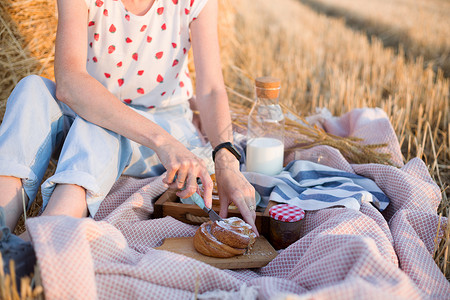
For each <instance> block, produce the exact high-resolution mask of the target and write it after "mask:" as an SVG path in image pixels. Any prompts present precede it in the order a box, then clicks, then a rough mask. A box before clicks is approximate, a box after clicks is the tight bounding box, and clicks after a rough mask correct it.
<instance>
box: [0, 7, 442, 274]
mask: <svg viewBox="0 0 450 300" xmlns="http://www.w3.org/2000/svg"><path fill="white" fill-rule="evenodd" d="M408 1H409V0H408ZM435 1H438V0H435ZM220 3H221V6H222V9H221V15H220V22H219V24H220V37H221V51H222V64H223V68H224V77H225V81H226V84H227V86H228V88H229V91H230V99H231V101H232V103H233V105H237V104H238V105H243V102H242V99H243V98H253V78H254V77H257V76H261V75H268V74H270V75H273V76H277V77H279V78H281V79H282V83H283V86H282V102H283V103H284V105H286V107H289V108H291V109H292V110H293V111H295V112H297V113H298V114H301V115H303V116H305V115H307V114H309V113H311V112H314V110H315V108H316V107H326V108H328V109H329V110H330V111H331V112H332V113H333V114H334V115H341V114H342V113H345V112H347V111H349V110H351V109H353V108H356V107H381V108H382V109H383V110H384V111H386V112H387V114H388V115H389V116H390V118H391V122H392V124H393V126H394V128H395V131H396V133H397V135H398V137H399V141H400V144H401V145H402V152H403V155H404V160H405V161H408V160H409V159H411V158H413V157H416V156H417V157H420V158H422V159H423V160H424V161H425V162H426V164H427V165H428V166H429V170H430V174H431V175H432V176H433V178H434V179H435V180H436V182H437V183H438V184H439V185H440V187H441V188H442V190H443V202H442V204H441V206H440V208H439V213H440V214H441V215H442V216H446V217H448V216H449V215H450V214H449V209H450V202H449V197H448V195H449V194H450V192H449V191H448V189H447V192H445V189H446V188H447V187H448V183H449V182H450V163H449V162H450V153H449V152H450V151H449V150H450V148H449V145H450V129H449V123H450V112H449V109H448V108H449V107H450V102H449V89H450V83H449V79H448V78H445V77H444V76H443V74H442V73H437V74H436V73H435V72H433V70H432V68H431V67H430V68H427V69H424V68H423V65H424V60H423V59H421V58H418V59H417V61H416V62H408V61H407V60H406V59H405V55H403V54H402V53H400V54H396V53H395V51H394V50H392V49H386V48H385V47H384V45H383V43H382V41H381V40H379V39H377V38H373V39H372V40H368V39H367V37H366V35H365V34H364V33H361V32H357V31H356V32H355V31H353V30H351V29H349V28H347V27H346V26H345V23H344V21H339V20H334V19H330V18H327V17H326V16H323V15H319V14H317V13H316V12H314V11H313V10H311V9H309V8H308V7H305V6H304V5H302V4H300V3H299V2H298V1H295V0H278V1H277V4H276V5H274V4H273V3H274V2H272V1H268V0H266V1H258V5H255V2H254V1H250V0H221V1H220ZM17 24H20V25H17ZM55 25H56V18H55V14H54V2H53V1H49V0H15V1H12V0H0V66H1V68H0V78H2V79H1V80H0V87H1V90H0V115H3V113H2V112H3V109H4V104H5V100H6V98H7V96H8V95H9V93H10V91H11V89H12V88H13V86H14V85H15V84H16V83H17V82H18V80H19V79H20V78H22V77H24V76H25V75H28V74H31V73H34V74H44V75H45V76H47V77H50V78H52V77H53V74H52V67H51V66H52V62H53V41H54V32H55V31H54V30H55ZM235 95H243V97H241V96H235ZM295 126H297V125H295ZM317 134H319V133H317ZM353 142H355V143H357V141H353ZM355 147H357V146H356V144H355ZM363 148H364V147H361V148H360V149H363ZM366 156H368V157H369V158H370V159H372V160H373V161H375V159H376V153H375V154H371V155H366ZM383 159H385V158H383ZM384 161H386V160H384ZM38 209H39V206H38V205H37V206H35V207H34V208H33V209H32V210H31V211H30V212H29V213H30V214H32V215H35V214H36V213H37V211H38ZM19 230H20V229H19ZM449 236H450V226H449V227H448V228H446V229H445V232H444V235H443V238H442V239H441V241H440V243H439V244H438V243H437V245H436V254H435V258H436V262H437V264H438V265H439V267H440V268H441V270H442V272H443V273H444V274H446V276H447V277H449V276H450V265H449V261H448V259H449V255H448V247H449V241H450V238H449ZM440 237H441V236H440Z"/></svg>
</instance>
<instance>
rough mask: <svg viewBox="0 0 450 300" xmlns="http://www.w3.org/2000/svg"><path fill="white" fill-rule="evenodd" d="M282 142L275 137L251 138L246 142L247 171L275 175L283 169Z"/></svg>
mask: <svg viewBox="0 0 450 300" xmlns="http://www.w3.org/2000/svg"><path fill="white" fill-rule="evenodd" d="M283 158H284V144H283V143H282V142H281V141H280V140H278V139H275V138H267V137H260V138H252V139H250V140H249V141H248V143H247V171H249V172H258V173H262V174H266V175H277V174H279V173H280V172H281V170H282V169H283Z"/></svg>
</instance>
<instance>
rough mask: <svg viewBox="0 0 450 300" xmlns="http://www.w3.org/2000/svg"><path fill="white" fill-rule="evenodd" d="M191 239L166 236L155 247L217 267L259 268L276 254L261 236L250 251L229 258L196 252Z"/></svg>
mask: <svg viewBox="0 0 450 300" xmlns="http://www.w3.org/2000/svg"><path fill="white" fill-rule="evenodd" d="M193 239H194V237H180V238H168V239H165V240H164V242H163V244H162V245H161V246H160V247H158V248H156V249H158V250H167V251H170V252H174V253H178V254H182V255H185V256H188V257H191V258H194V259H196V260H199V261H202V262H205V263H207V264H210V265H212V266H214V267H216V268H219V269H249V268H261V267H264V266H265V265H267V264H268V263H269V262H270V261H272V259H274V258H275V257H276V256H277V255H278V253H277V251H276V250H275V249H274V248H273V247H272V245H270V243H269V242H268V241H267V240H266V239H265V238H264V237H263V236H260V237H258V238H257V239H256V242H255V244H254V245H253V248H252V250H251V251H250V253H248V254H244V255H239V256H234V257H230V258H217V257H210V256H206V255H203V254H201V253H199V252H197V250H195V248H194V243H193Z"/></svg>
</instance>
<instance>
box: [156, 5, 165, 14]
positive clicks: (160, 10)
mask: <svg viewBox="0 0 450 300" xmlns="http://www.w3.org/2000/svg"><path fill="white" fill-rule="evenodd" d="M156 12H157V13H158V15H162V13H163V12H164V7H160V8H158V10H157V11H156Z"/></svg>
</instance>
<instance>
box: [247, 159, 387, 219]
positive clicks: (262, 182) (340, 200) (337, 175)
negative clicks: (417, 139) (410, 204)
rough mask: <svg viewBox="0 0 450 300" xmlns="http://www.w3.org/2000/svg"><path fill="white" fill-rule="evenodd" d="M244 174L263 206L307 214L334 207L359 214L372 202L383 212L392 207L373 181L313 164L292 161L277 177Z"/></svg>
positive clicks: (251, 173)
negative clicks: (292, 207) (284, 205)
mask: <svg viewBox="0 0 450 300" xmlns="http://www.w3.org/2000/svg"><path fill="white" fill-rule="evenodd" d="M244 174H245V176H246V178H247V180H249V182H250V183H252V184H253V186H254V187H255V189H256V191H257V192H259V194H260V195H261V198H262V199H261V203H260V206H267V204H268V202H269V199H270V200H273V201H276V202H280V203H289V204H293V205H296V206H298V207H300V208H302V209H303V210H318V209H323V208H327V207H333V206H345V207H347V208H352V209H356V210H359V208H360V205H361V203H364V202H371V203H372V204H373V205H374V206H375V207H377V208H378V209H379V210H380V211H382V210H384V209H385V208H386V207H387V205H388V204H389V198H388V197H387V196H386V195H385V194H384V193H383V191H381V190H380V188H379V187H378V186H377V185H376V184H375V182H373V181H372V180H370V179H368V178H365V177H362V176H359V175H356V174H352V173H348V172H344V171H341V170H338V169H334V168H331V167H328V166H324V165H320V164H316V163H312V162H309V161H304V160H296V161H292V162H290V163H289V164H288V165H287V166H286V167H285V168H284V169H283V171H282V172H281V173H280V174H279V175H276V176H267V175H262V174H258V173H253V172H245V173H244Z"/></svg>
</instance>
